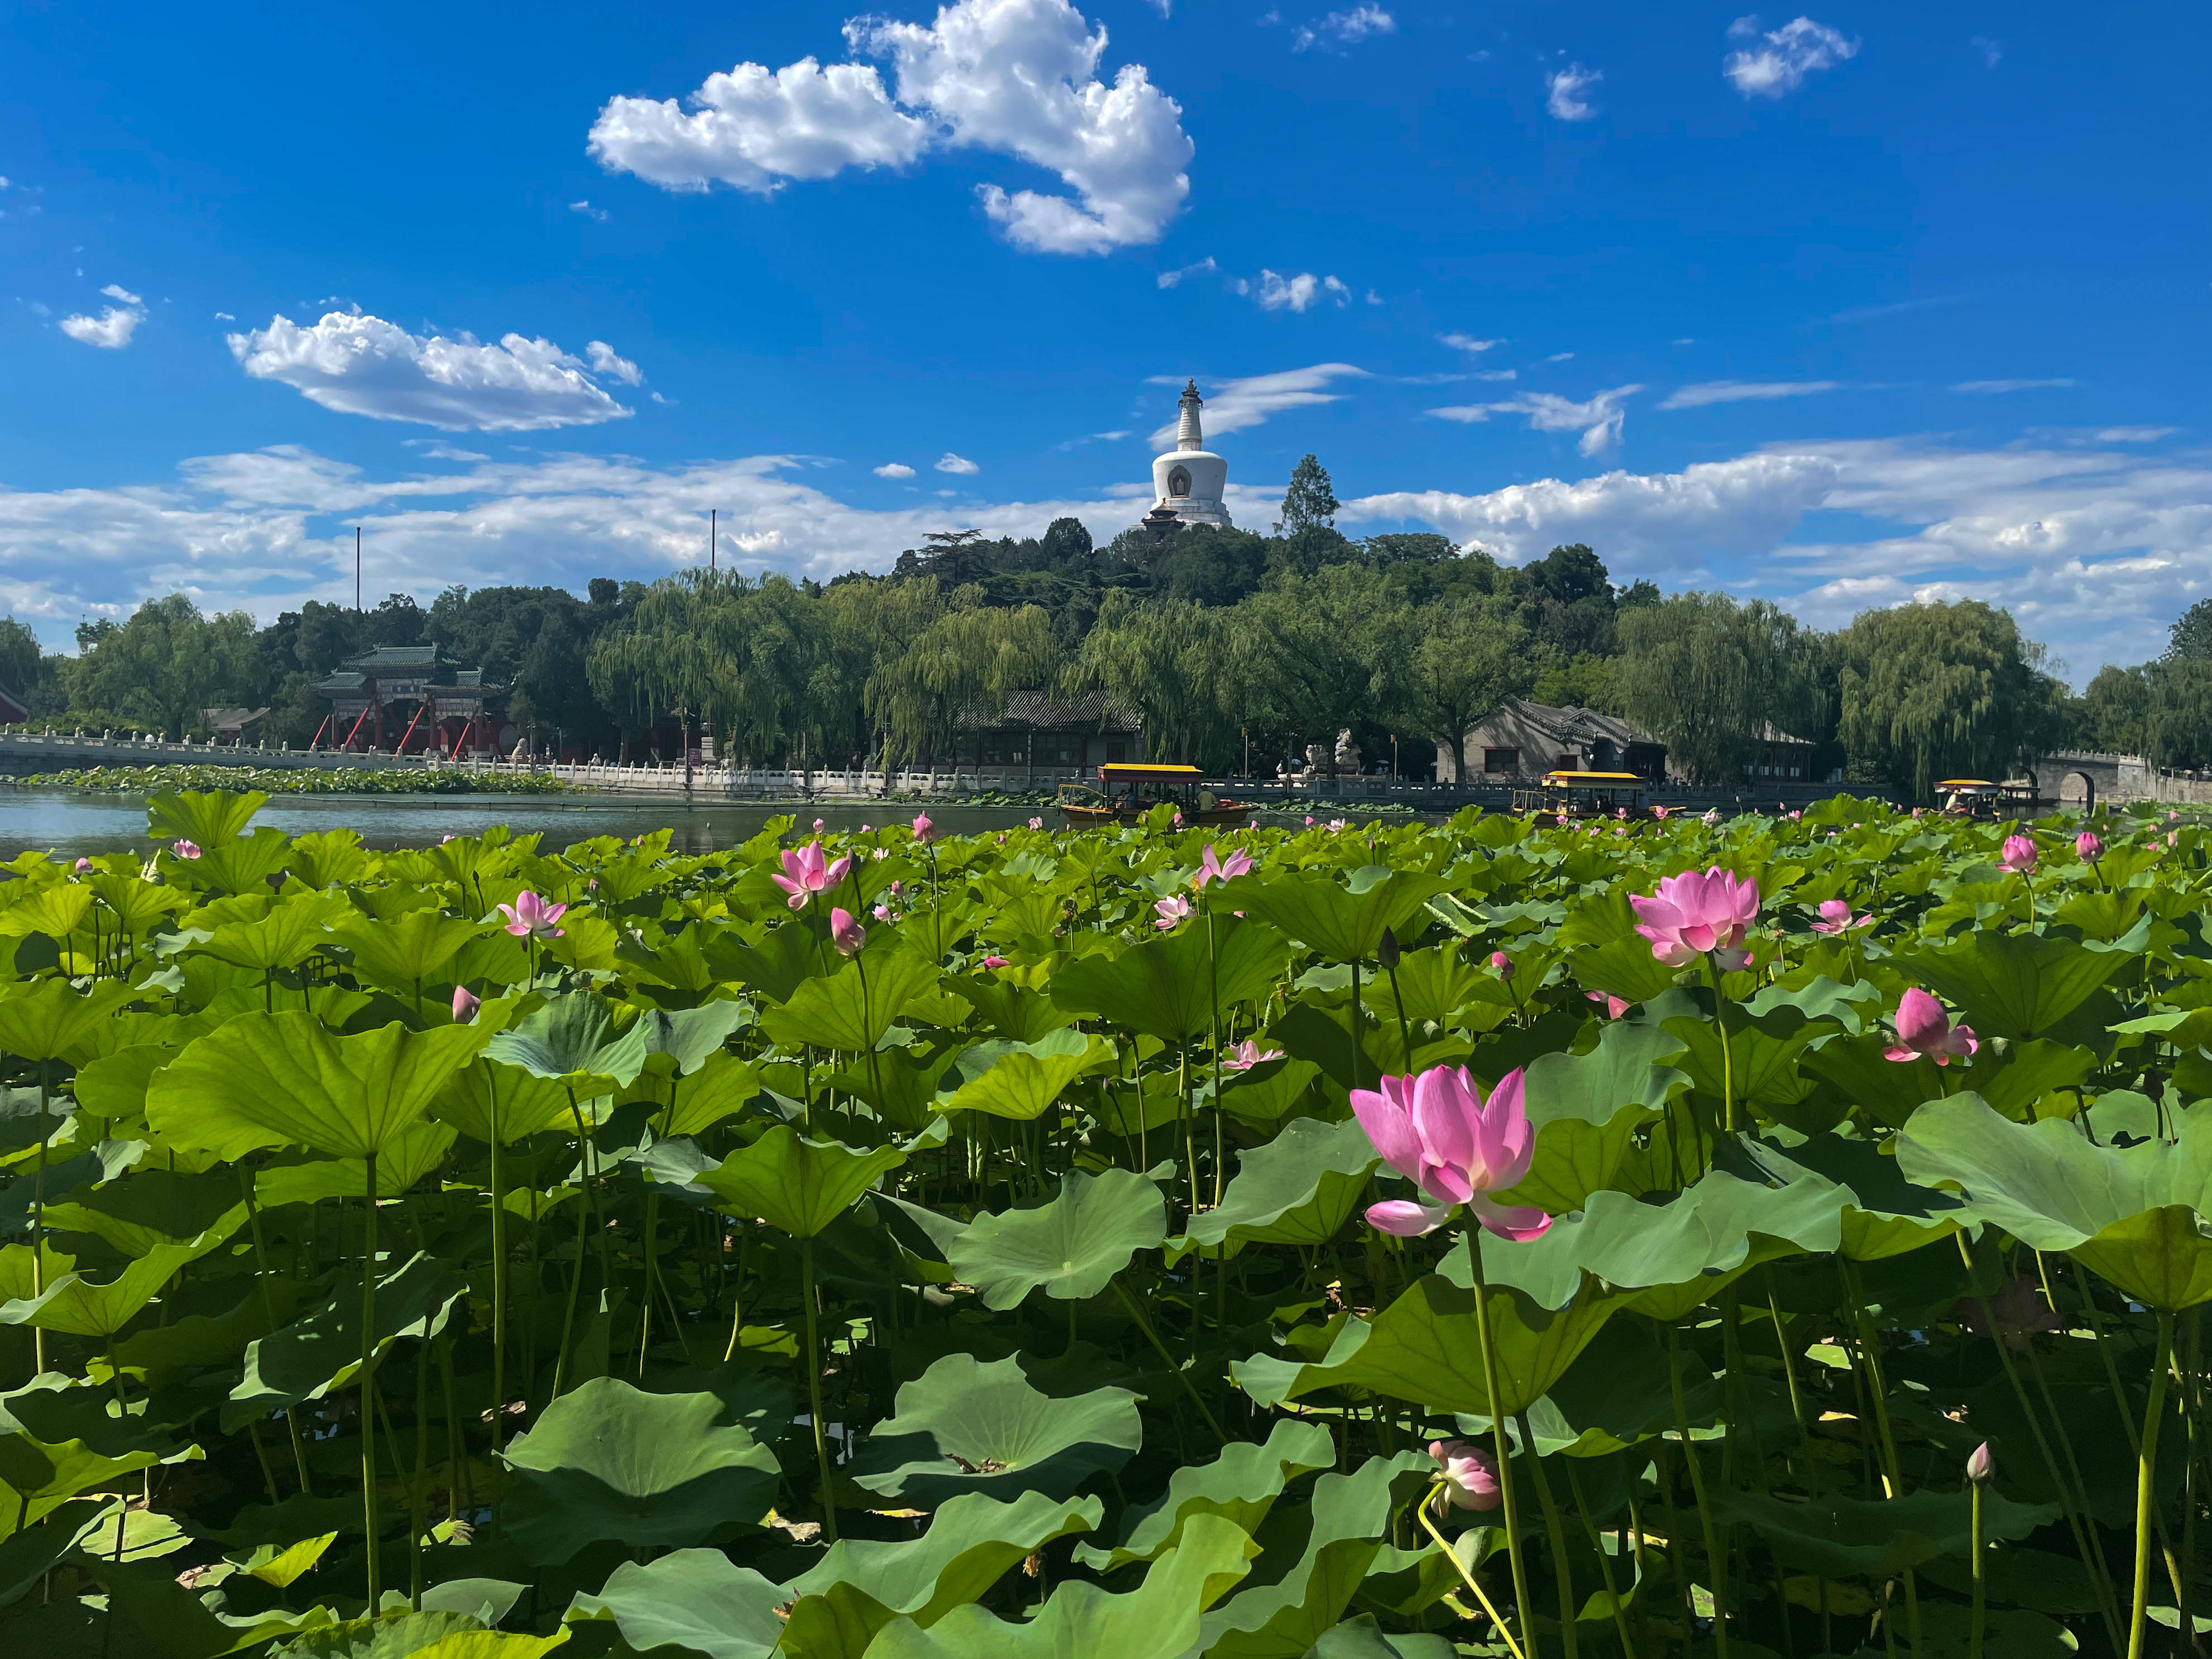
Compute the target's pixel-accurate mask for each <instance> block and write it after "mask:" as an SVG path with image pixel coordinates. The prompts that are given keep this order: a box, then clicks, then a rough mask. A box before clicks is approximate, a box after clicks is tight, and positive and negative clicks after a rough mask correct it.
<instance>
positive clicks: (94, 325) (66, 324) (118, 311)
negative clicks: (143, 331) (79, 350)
mask: <svg viewBox="0 0 2212 1659" xmlns="http://www.w3.org/2000/svg"><path fill="white" fill-rule="evenodd" d="M100 292H101V293H102V294H104V295H106V296H107V297H108V298H109V299H111V300H119V301H122V303H121V304H120V305H112V306H103V307H100V315H99V316H97V317H90V316H86V315H84V314H83V313H77V314H76V315H73V316H68V317H64V318H63V319H62V321H61V330H62V332H63V333H64V334H66V335H68V336H69V337H70V339H72V340H78V341H82V343H84V344H86V345H88V346H98V347H100V349H102V350H105V351H120V350H122V349H123V348H124V347H125V346H127V345H129V344H130V343H131V336H132V335H133V334H134V333H136V332H137V329H138V325H139V324H141V323H143V322H144V321H145V320H146V313H145V311H144V309H143V305H144V302H143V301H141V300H140V299H139V297H138V296H137V295H135V294H133V293H131V290H130V289H126V288H124V287H122V286H120V285H119V284H118V283H109V284H108V285H107V286H106V288H104V289H100Z"/></svg>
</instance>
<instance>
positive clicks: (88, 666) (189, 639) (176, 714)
mask: <svg viewBox="0 0 2212 1659" xmlns="http://www.w3.org/2000/svg"><path fill="white" fill-rule="evenodd" d="M85 636H86V630H83V629H80V630H79V638H80V641H82V640H83V639H84V638H85ZM253 656H254V627H253V618H252V617H250V616H248V615H247V614H246V612H245V611H225V612H222V614H220V615H218V616H215V617H206V616H203V615H202V614H201V613H200V609H199V607H198V606H197V605H194V604H193V603H192V602H191V599H187V598H186V597H185V595H184V594H182V593H172V594H169V595H168V596H167V598H165V599H149V600H147V601H146V603H145V604H143V605H140V606H139V607H138V609H137V610H136V611H133V612H132V613H131V619H130V620H129V621H128V622H126V623H124V624H123V625H122V626H121V627H119V628H118V627H113V626H109V627H106V628H104V629H94V630H91V642H90V645H89V647H88V648H87V649H85V650H84V651H83V652H82V653H81V654H80V655H79V656H78V658H77V659H76V662H75V663H74V664H72V665H70V667H69V669H68V670H67V671H65V674H64V686H65V688H66V690H67V691H68V694H69V699H70V707H71V708H78V709H95V708H96V709H105V710H108V711H110V712H112V713H113V714H119V715H121V716H122V717H123V718H125V720H132V721H135V722H137V723H138V724H140V725H143V726H146V727H148V728H149V729H151V730H154V731H158V732H162V733H163V734H164V735H166V736H168V737H171V738H181V737H183V736H184V735H185V733H186V732H190V731H192V730H194V729H195V728H196V727H197V726H199V725H200V723H201V711H202V710H203V709H205V708H211V707H214V706H216V705H218V704H221V703H223V702H229V701H231V700H233V699H234V698H235V697H237V696H239V695H240V687H241V686H242V685H243V684H245V683H246V679H247V677H248V671H249V670H250V668H251V666H252V659H253Z"/></svg>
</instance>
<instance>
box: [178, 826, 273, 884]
mask: <svg viewBox="0 0 2212 1659" xmlns="http://www.w3.org/2000/svg"><path fill="white" fill-rule="evenodd" d="M200 845H201V848H202V851H201V854H200V856H199V857H197V858H196V859H179V858H173V857H165V858H163V859H162V860H161V866H162V873H163V875H164V876H165V877H166V878H167V879H168V880H170V881H172V882H174V883H176V884H179V885H180V886H185V887H196V888H201V889H204V890H210V891H214V892H222V893H235V894H240V895H243V896H247V897H259V896H264V895H265V894H266V893H267V892H268V888H267V887H266V886H264V883H265V882H266V881H267V880H268V879H269V878H270V877H271V876H273V875H275V874H276V872H278V871H279V870H282V869H283V867H284V861H285V860H286V859H288V858H289V857H290V856H291V853H292V842H291V837H289V836H287V835H286V834H285V833H284V832H283V830H281V829H270V828H269V827H267V826H266V825H264V826H263V827H262V828H260V829H256V830H255V831H253V833H252V835H249V836H239V837H238V838H237V839H236V840H234V841H227V842H222V843H221V844H219V845H218V844H215V843H212V842H202V843H200Z"/></svg>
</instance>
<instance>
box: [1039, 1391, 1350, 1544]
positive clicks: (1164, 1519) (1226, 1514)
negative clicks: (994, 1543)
mask: <svg viewBox="0 0 2212 1659" xmlns="http://www.w3.org/2000/svg"><path fill="white" fill-rule="evenodd" d="M1335 1462H1336V1446H1335V1443H1334V1442H1333V1441H1332V1440H1330V1438H1329V1437H1328V1430H1327V1429H1324V1428H1322V1426H1321V1425H1319V1424H1317V1423H1301V1422H1299V1421H1297V1419H1292V1418H1287V1417H1285V1418H1279V1419H1276V1422H1275V1425H1274V1427H1273V1429H1272V1430H1270V1431H1269V1432H1268V1435H1267V1439H1266V1441H1265V1442H1255V1441H1249V1440H1247V1441H1239V1442H1237V1443H1235V1444H1233V1445H1230V1446H1225V1447H1224V1448H1223V1449H1222V1452H1221V1455H1220V1456H1219V1457H1218V1458H1216V1459H1215V1460H1214V1461H1213V1462H1211V1463H1199V1464H1194V1465H1193V1464H1186V1465H1185V1466H1184V1467H1182V1468H1179V1469H1177V1470H1176V1472H1175V1473H1174V1474H1172V1475H1170V1476H1169V1477H1168V1486H1167V1490H1166V1491H1165V1492H1163V1493H1161V1494H1160V1496H1159V1497H1158V1498H1157V1499H1156V1500H1155V1501H1153V1502H1152V1503H1150V1504H1141V1505H1139V1506H1138V1507H1137V1508H1135V1509H1133V1510H1129V1511H1128V1512H1127V1514H1125V1515H1124V1516H1122V1518H1121V1537H1120V1538H1119V1540H1117V1541H1115V1544H1114V1545H1113V1546H1112V1547H1110V1548H1101V1547H1098V1546H1096V1545H1092V1544H1079V1545H1077V1546H1076V1547H1075V1559H1076V1560H1077V1561H1078V1562H1079V1563H1080V1564H1081V1565H1085V1566H1087V1567H1090V1568H1091V1569H1093V1570H1094V1571H1099V1572H1112V1571H1115V1570H1116V1569H1118V1568H1121V1567H1125V1566H1127V1565H1129V1564H1130V1563H1131V1562H1133V1561H1152V1560H1156V1559H1158V1558H1159V1556H1160V1555H1161V1554H1162V1553H1163V1552H1164V1551H1167V1550H1170V1549H1172V1548H1174V1547H1175V1546H1176V1544H1177V1543H1178V1542H1179V1541H1181V1540H1182V1529H1183V1526H1184V1523H1185V1522H1188V1521H1190V1520H1191V1519H1193V1518H1194V1517H1195V1516H1201V1515H1218V1516H1221V1517H1222V1518H1223V1519H1224V1520H1227V1521H1232V1522H1236V1524H1237V1526H1239V1527H1241V1528H1243V1530H1244V1531H1246V1532H1249V1533H1255V1534H1256V1533H1257V1532H1258V1531H1259V1530H1260V1523H1261V1522H1263V1521H1264V1520H1266V1519H1267V1511H1268V1510H1271V1509H1273V1507H1274V1506H1275V1500H1276V1499H1277V1498H1280V1497H1281V1496H1282V1495H1283V1489H1284V1487H1285V1486H1288V1485H1289V1484H1290V1483H1291V1481H1292V1480H1296V1479H1297V1477H1298V1476H1300V1475H1302V1474H1312V1473H1313V1472H1314V1471H1315V1470H1316V1469H1325V1468H1329V1467H1331V1466H1332V1465H1333V1464H1334V1463H1335Z"/></svg>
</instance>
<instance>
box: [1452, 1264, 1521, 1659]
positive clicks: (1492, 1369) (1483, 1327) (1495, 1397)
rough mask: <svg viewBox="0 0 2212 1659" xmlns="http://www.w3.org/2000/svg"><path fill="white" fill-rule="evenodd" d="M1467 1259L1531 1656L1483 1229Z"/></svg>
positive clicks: (1516, 1597)
mask: <svg viewBox="0 0 2212 1659" xmlns="http://www.w3.org/2000/svg"><path fill="white" fill-rule="evenodd" d="M1467 1259H1468V1264H1469V1267H1470V1269H1471V1271H1472V1273H1473V1275H1474V1336H1475V1340H1476V1342H1477V1343H1478V1344H1480V1346H1481V1349H1482V1392H1483V1398H1484V1401H1485V1402H1486V1404H1487V1405H1488V1406H1489V1407H1490V1443H1491V1447H1492V1451H1493V1452H1494V1453H1495V1454H1496V1455H1497V1458H1498V1492H1499V1493H1500V1495H1501V1496H1503V1498H1504V1500H1505V1548H1506V1553H1507V1554H1508V1556H1509V1557H1510V1559H1511V1561H1512V1564H1513V1605H1514V1607H1515V1609H1516V1613H1517V1615H1518V1616H1519V1618H1520V1620H1521V1635H1522V1638H1523V1642H1524V1644H1525V1646H1526V1647H1527V1649H1528V1653H1529V1655H1530V1656H1532V1659H1533V1656H1534V1653H1535V1651H1536V1626H1535V1620H1534V1615H1533V1611H1532V1610H1533V1608H1534V1605H1535V1604H1534V1601H1532V1600H1531V1599H1530V1597H1529V1595H1528V1562H1527V1561H1526V1560H1524V1559H1522V1553H1521V1527H1520V1504H1519V1502H1518V1501H1517V1500H1516V1498H1514V1496H1513V1447H1512V1443H1511V1442H1510V1440H1508V1439H1507V1437H1506V1434H1505V1413H1504V1411H1502V1410H1501V1409H1499V1407H1500V1402H1501V1401H1503V1399H1504V1389H1502V1388H1500V1387H1499V1386H1498V1345H1497V1344H1496V1343H1495V1342H1494V1341H1492V1339H1491V1334H1490V1285H1489V1283H1488V1281H1487V1280H1486V1279H1485V1278H1484V1276H1483V1272H1482V1229H1481V1227H1480V1225H1476V1226H1472V1227H1469V1228H1468V1233H1467Z"/></svg>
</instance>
